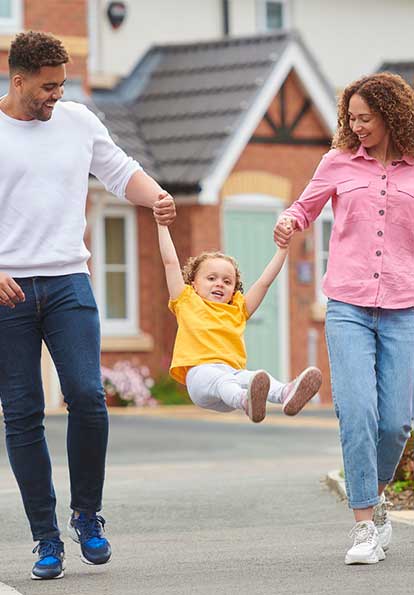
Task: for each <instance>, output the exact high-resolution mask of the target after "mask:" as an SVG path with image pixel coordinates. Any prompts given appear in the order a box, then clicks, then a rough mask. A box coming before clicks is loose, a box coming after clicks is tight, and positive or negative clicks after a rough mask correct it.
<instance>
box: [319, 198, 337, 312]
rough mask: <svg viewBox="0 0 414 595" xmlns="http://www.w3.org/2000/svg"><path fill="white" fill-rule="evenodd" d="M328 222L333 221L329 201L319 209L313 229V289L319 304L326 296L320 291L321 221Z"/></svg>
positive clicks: (323, 301) (322, 255)
mask: <svg viewBox="0 0 414 595" xmlns="http://www.w3.org/2000/svg"><path fill="white" fill-rule="evenodd" d="M326 221H328V222H330V223H332V225H333V222H334V215H333V210H332V205H331V201H329V202H328V203H327V204H326V205H325V206H324V208H323V209H322V211H321V214H320V215H319V217H318V218H317V220H316V221H315V224H314V229H315V289H316V299H317V302H318V303H319V304H326V302H327V297H326V295H325V294H324V293H323V291H322V279H323V276H324V274H325V273H324V271H323V260H324V256H326V255H325V254H324V251H323V237H322V234H323V223H324V222H326Z"/></svg>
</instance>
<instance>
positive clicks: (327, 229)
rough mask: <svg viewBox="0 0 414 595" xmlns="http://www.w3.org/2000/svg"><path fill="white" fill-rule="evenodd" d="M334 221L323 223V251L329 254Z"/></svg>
mask: <svg viewBox="0 0 414 595" xmlns="http://www.w3.org/2000/svg"><path fill="white" fill-rule="evenodd" d="M331 231H332V221H323V222H322V250H323V251H324V252H328V250H329V239H330V237H331Z"/></svg>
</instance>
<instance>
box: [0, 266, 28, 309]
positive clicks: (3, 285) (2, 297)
mask: <svg viewBox="0 0 414 595" xmlns="http://www.w3.org/2000/svg"><path fill="white" fill-rule="evenodd" d="M25 299H26V298H25V295H24V293H23V291H22V289H21V287H20V285H18V284H17V283H16V281H15V280H14V279H13V278H12V277H10V275H6V273H0V306H8V307H9V308H14V307H15V304H18V303H19V302H24V300H25Z"/></svg>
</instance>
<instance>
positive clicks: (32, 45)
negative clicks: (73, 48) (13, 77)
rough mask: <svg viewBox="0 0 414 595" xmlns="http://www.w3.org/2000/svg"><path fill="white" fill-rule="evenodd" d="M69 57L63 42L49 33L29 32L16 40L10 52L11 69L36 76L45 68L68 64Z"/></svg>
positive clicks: (11, 71) (17, 36)
mask: <svg viewBox="0 0 414 595" xmlns="http://www.w3.org/2000/svg"><path fill="white" fill-rule="evenodd" d="M67 62H69V56H68V53H67V51H66V50H65V48H64V47H63V44H62V42H61V41H60V40H59V39H57V38H56V37H53V35H50V34H48V33H42V32H40V31H27V32H26V33H19V34H18V35H16V37H15V38H14V40H13V42H12V44H11V46H10V51H9V69H10V73H11V74H13V73H15V72H18V71H20V70H23V71H24V72H29V73H31V74H35V73H37V72H39V70H40V69H41V68H42V67H43V66H60V65H61V64H67Z"/></svg>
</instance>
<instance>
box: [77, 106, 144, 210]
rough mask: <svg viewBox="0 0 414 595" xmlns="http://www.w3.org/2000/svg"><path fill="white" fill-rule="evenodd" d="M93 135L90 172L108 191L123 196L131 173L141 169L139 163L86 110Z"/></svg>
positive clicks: (93, 115)
mask: <svg viewBox="0 0 414 595" xmlns="http://www.w3.org/2000/svg"><path fill="white" fill-rule="evenodd" d="M88 112H89V114H90V118H89V119H90V123H91V129H92V135H93V155H92V161H91V166H90V171H91V173H92V174H93V175H94V176H96V177H97V178H98V180H99V181H100V182H102V183H103V184H104V186H105V188H106V190H108V191H109V192H112V193H113V194H115V195H116V196H118V197H119V198H125V189H126V186H127V184H128V182H129V179H130V178H131V176H132V174H134V173H135V172H136V171H139V170H142V167H141V165H140V164H139V163H138V162H137V161H135V160H134V159H132V157H128V155H126V153H125V152H124V151H123V150H122V149H121V148H120V147H118V146H117V145H116V144H115V143H114V141H113V140H112V138H111V137H110V135H109V132H108V130H107V128H106V127H105V126H104V125H103V124H102V122H101V121H100V120H99V118H97V117H96V116H95V114H93V113H92V112H91V111H90V110H88Z"/></svg>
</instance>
